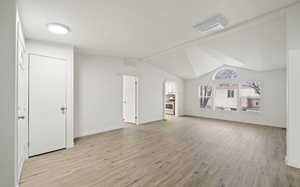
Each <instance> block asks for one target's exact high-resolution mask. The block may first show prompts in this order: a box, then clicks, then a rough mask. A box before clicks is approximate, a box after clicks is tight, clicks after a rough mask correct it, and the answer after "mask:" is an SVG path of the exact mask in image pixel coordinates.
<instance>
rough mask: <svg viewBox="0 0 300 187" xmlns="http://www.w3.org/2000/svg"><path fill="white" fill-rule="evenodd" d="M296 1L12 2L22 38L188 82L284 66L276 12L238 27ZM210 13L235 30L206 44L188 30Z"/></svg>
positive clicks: (281, 30)
mask: <svg viewBox="0 0 300 187" xmlns="http://www.w3.org/2000/svg"><path fill="white" fill-rule="evenodd" d="M296 1H297V0H184V1H183V0H150V1H149V0H86V1H82V0H43V1H36V0H19V8H20V12H21V17H22V21H23V24H24V31H25V35H26V37H28V38H31V39H36V40H46V41H53V42H59V43H66V44H71V45H74V46H75V47H76V48H77V50H78V51H80V52H81V53H90V54H99V55H110V56H118V57H130V58H141V59H144V61H147V62H149V63H152V64H154V65H156V66H158V67H160V68H162V69H164V70H166V71H169V72H171V73H175V74H177V75H179V76H181V77H183V78H193V77H196V76H199V75H201V74H203V73H207V71H209V70H212V69H215V68H216V67H218V66H220V65H223V64H228V65H234V66H242V67H246V68H250V69H255V70H269V69H276V68H279V67H282V66H284V62H285V54H283V53H284V52H283V51H284V50H282V49H283V48H284V47H285V37H283V36H284V35H285V34H284V33H285V30H284V24H285V20H284V13H282V12H280V11H279V12H276V13H273V14H272V15H268V16H264V17H263V18H262V19H261V20H260V19H258V21H251V22H249V23H247V24H241V23H244V22H245V21H247V20H250V19H253V18H255V17H259V16H261V15H263V14H266V13H268V12H270V11H273V10H277V9H280V8H282V7H285V6H288V5H290V4H292V3H295V2H296ZM218 13H222V14H223V15H225V16H226V17H227V18H228V21H229V25H228V27H234V26H236V25H239V24H240V26H236V28H234V29H230V30H229V31H226V32H224V33H221V34H218V35H216V36H213V37H207V38H203V37H204V36H203V35H201V34H200V33H198V32H197V31H195V30H194V29H193V27H192V26H193V25H195V24H196V23H199V22H201V21H203V20H205V19H207V18H209V17H211V16H213V15H216V14H218ZM50 22H59V23H63V24H66V25H68V26H69V27H70V28H71V32H70V33H69V34H68V35H65V36H56V35H53V34H51V33H49V32H48V31H47V28H46V24H48V23H50ZM200 38H203V39H200ZM175 46H180V47H175Z"/></svg>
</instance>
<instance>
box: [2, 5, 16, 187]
mask: <svg viewBox="0 0 300 187" xmlns="http://www.w3.org/2000/svg"><path fill="white" fill-rule="evenodd" d="M0 28H1V29H0V41H1V42H0V103H1V104H0V148H1V149H0V158H1V159H0V186H3V187H13V186H15V185H16V182H17V177H16V176H17V174H16V172H17V171H16V162H17V159H16V154H17V151H16V147H17V145H16V142H17V141H16V138H17V132H16V131H17V130H16V127H17V123H16V117H17V116H16V114H17V106H16V104H17V97H16V96H17V87H16V86H17V82H16V81H17V79H16V72H17V67H16V58H15V57H16V56H15V55H16V53H15V51H16V48H15V47H16V2H15V1H14V0H4V1H1V2H0Z"/></svg>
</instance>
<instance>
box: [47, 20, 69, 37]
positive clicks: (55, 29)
mask: <svg viewBox="0 0 300 187" xmlns="http://www.w3.org/2000/svg"><path fill="white" fill-rule="evenodd" d="M47 28H48V31H49V32H51V33H54V34H59V35H64V34H68V32H70V28H69V27H68V26H66V25H63V24H60V23H49V24H47Z"/></svg>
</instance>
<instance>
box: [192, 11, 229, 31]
mask: <svg viewBox="0 0 300 187" xmlns="http://www.w3.org/2000/svg"><path fill="white" fill-rule="evenodd" d="M227 23H228V21H227V19H226V18H225V16H223V15H221V14H218V15H216V16H214V17H212V18H209V19H207V20H205V21H204V22H202V23H199V24H196V25H194V26H193V27H194V29H196V30H197V31H199V32H201V33H202V34H210V33H215V32H219V31H221V30H223V29H225V26H226V25H227Z"/></svg>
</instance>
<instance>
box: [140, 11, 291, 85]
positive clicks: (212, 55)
mask: <svg viewBox="0 0 300 187" xmlns="http://www.w3.org/2000/svg"><path fill="white" fill-rule="evenodd" d="M146 61H148V62H149V63H152V64H154V65H156V66H159V67H160V68H162V69H164V70H165V71H170V72H172V73H175V74H177V75H179V76H180V77H182V78H185V79H190V78H195V77H198V76H201V75H203V74H205V73H208V72H210V71H212V70H214V69H216V68H218V67H221V66H223V65H230V66H236V67H242V68H247V69H252V70H256V71H267V70H273V69H280V68H284V67H285V66H286V35H285V12H284V11H279V12H276V13H273V14H270V15H267V16H265V17H263V18H261V19H257V20H254V21H252V22H249V23H246V24H244V25H242V26H239V27H237V28H233V29H231V30H228V31H225V32H223V33H220V34H216V35H214V36H211V37H207V38H204V39H202V40H201V39H200V40H199V41H196V42H194V43H193V44H189V45H186V46H184V45H183V46H181V47H179V48H176V49H175V50H170V51H168V52H166V53H164V54H161V55H157V56H154V57H151V58H150V59H147V60H146Z"/></svg>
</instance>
